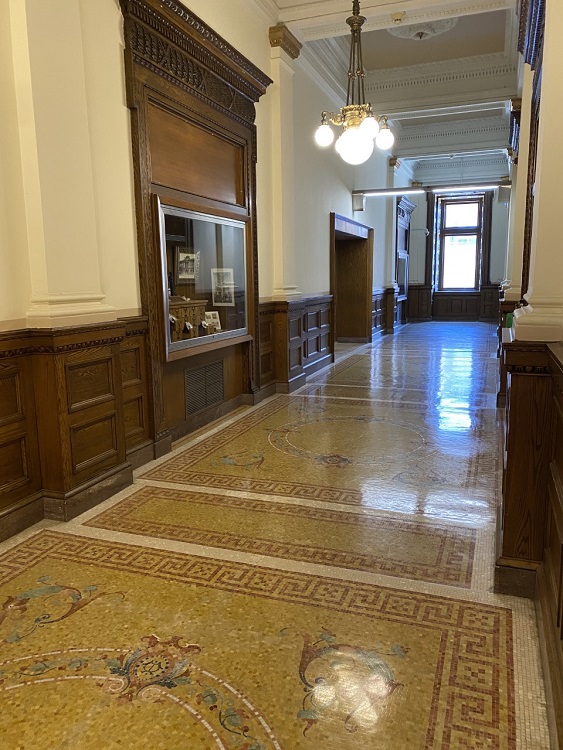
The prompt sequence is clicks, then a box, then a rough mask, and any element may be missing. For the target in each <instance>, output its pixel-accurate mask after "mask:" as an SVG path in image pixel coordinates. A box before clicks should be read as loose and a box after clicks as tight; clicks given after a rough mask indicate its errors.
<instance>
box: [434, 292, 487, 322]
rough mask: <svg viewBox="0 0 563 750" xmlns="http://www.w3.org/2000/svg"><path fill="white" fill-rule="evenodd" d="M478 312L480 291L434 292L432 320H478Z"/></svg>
mask: <svg viewBox="0 0 563 750" xmlns="http://www.w3.org/2000/svg"><path fill="white" fill-rule="evenodd" d="M480 314H481V293H480V292H434V295H433V297H432V319H433V320H479V316H480ZM495 315H496V312H495Z"/></svg>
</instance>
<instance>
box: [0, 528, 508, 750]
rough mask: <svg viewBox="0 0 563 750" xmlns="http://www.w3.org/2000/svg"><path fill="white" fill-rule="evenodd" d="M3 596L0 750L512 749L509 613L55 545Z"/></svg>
mask: <svg viewBox="0 0 563 750" xmlns="http://www.w3.org/2000/svg"><path fill="white" fill-rule="evenodd" d="M47 576H49V577H48V578H47ZM0 581H1V584H0V601H3V602H16V603H17V606H16V611H14V612H12V615H11V616H14V617H16V622H13V621H9V620H8V619H6V620H5V621H4V622H3V625H7V624H9V627H7V629H6V631H5V633H6V634H7V635H8V637H5V636H4V637H3V640H2V641H1V642H0V706H1V710H0V738H1V742H0V747H1V748H2V750H55V749H57V750H58V749H59V748H69V749H72V750H100V749H101V748H103V750H119V749H120V748H121V749H122V748H132V747H135V748H139V749H142V750H145V749H146V750H156V749H158V748H164V749H165V750H168V748H189V750H321V749H322V750H358V748H362V750H363V748H366V750H390V748H392V749H393V750H461V749H462V748H464V749H467V748H471V749H472V750H473V749H474V748H494V750H515V722H514V687H513V664H512V620H511V612H510V610H508V609H505V608H503V607H497V606H492V605H485V604H482V603H479V602H472V601H464V600H461V599H450V598H447V597H439V596H432V595H429V594H425V593H422V592H416V591H403V590H400V589H395V588H392V587H385V586H377V585H373V584H364V583H360V582H356V581H350V580H343V579H338V578H331V577H327V576H318V575H312V574H308V573H298V572H289V571H283V570H276V569H272V568H268V567H261V566H259V565H248V564H244V563H241V562H234V561H228V560H217V559H213V558H211V557H200V556H197V555H189V554H182V553H178V552H173V551H170V550H163V549H154V548H150V547H142V546H138V545H128V544H123V543H118V542H110V541H108V540H104V539H93V538H90V537H87V536H84V535H73V534H71V533H66V532H65V533H59V532H54V531H41V532H39V533H38V534H37V535H36V536H34V537H31V538H30V539H28V540H27V541H25V542H23V543H22V544H20V545H18V546H16V547H14V548H12V549H10V550H8V551H7V552H5V553H4V554H3V555H0ZM38 581H39V583H37V582H38ZM55 581H56V582H58V583H54V582H55ZM92 581H95V584H93V583H92ZM61 582H62V583H61ZM93 586H95V590H91V588H92V587H93ZM31 594H33V595H31ZM50 597H55V598H54V599H51V598H50ZM57 597H61V599H60V600H59V599H57ZM55 602H59V604H58V605H57V607H56V608H55V605H54V603H55ZM82 602H88V603H87V604H86V603H83V604H82V606H80V608H78V605H79V604H81V603H82ZM31 603H33V606H35V605H37V609H36V610H33V611H32V610H31V609H30V608H28V609H27V611H26V610H25V607H26V606H27V604H31ZM8 606H9V605H8ZM20 614H21V615H22V620H21V622H19V624H18V622H17V617H19V615H20ZM44 614H48V615H49V618H48V619H49V624H48V625H47V624H45V625H43V626H40V625H39V624H38V623H39V622H47V618H43V619H41V618H42V615H44ZM36 618H39V620H38V621H37V626H36V627H30V623H31V624H32V625H35V624H36ZM20 626H21V627H20ZM14 632H16V633H17V634H18V637H17V638H10V637H9V636H10V635H11V634H12V633H14ZM30 717H32V720H30Z"/></svg>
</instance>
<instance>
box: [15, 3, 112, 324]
mask: <svg viewBox="0 0 563 750" xmlns="http://www.w3.org/2000/svg"><path fill="white" fill-rule="evenodd" d="M15 5H16V6H18V12H17V15H16V14H14V20H15V21H17V23H18V30H17V31H18V34H20V35H24V36H23V37H20V36H18V38H19V39H20V42H21V46H20V47H19V48H18V55H19V56H18V59H15V61H14V65H15V66H17V67H18V71H19V73H20V74H21V81H22V84H23V85H22V87H21V88H20V89H19V90H18V106H19V105H20V103H21V104H22V106H24V107H25V110H26V117H25V120H21V118H20V120H21V122H20V125H21V128H22V137H21V149H22V163H23V170H24V181H25V183H26V184H29V185H30V186H31V188H32V192H31V193H30V194H29V196H28V197H26V210H27V220H28V254H29V271H30V281H31V295H30V302H29V306H28V310H27V316H26V320H27V324H28V325H29V326H43V327H45V326H60V325H69V324H75V323H88V322H100V321H105V320H111V319H114V318H115V310H114V308H112V307H109V306H108V305H106V304H105V303H104V300H105V295H104V293H103V291H102V287H101V274H100V258H99V247H98V233H97V222H96V201H95V191H94V175H93V168H92V153H91V142H90V131H89V121H88V106H87V95H86V85H85V79H84V61H83V47H82V32H81V18H80V8H79V4H78V3H77V2H69V0H50V1H49V2H48V3H46V2H44V0H26V2H25V3H24V2H21V1H20V2H16V3H15ZM24 6H25V10H26V11H27V15H26V16H25V17H24V13H25V11H24ZM23 39H26V40H27V50H25V49H24V46H25V45H24V42H23ZM25 54H28V55H29V57H28V60H26V59H25V57H24V55H25Z"/></svg>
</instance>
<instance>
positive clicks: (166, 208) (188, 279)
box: [155, 196, 249, 360]
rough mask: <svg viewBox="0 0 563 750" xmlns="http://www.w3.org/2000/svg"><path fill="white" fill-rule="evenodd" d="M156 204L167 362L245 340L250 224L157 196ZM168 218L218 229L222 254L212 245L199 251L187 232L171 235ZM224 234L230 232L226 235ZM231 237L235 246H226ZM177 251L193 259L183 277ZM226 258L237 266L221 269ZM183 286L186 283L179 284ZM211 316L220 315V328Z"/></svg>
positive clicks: (215, 233)
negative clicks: (204, 347) (213, 314)
mask: <svg viewBox="0 0 563 750" xmlns="http://www.w3.org/2000/svg"><path fill="white" fill-rule="evenodd" d="M155 200H156V208H157V212H158V228H159V248H160V268H161V290H162V300H163V321H164V329H165V330H164V340H165V345H166V359H167V360H171V359H177V358H178V356H182V353H183V352H185V353H189V350H195V351H197V350H198V348H200V347H202V346H204V345H208V344H215V343H216V342H222V341H230V340H232V339H237V338H240V337H246V336H247V335H248V333H249V327H248V308H249V305H248V279H247V276H248V274H247V268H248V253H249V248H248V231H247V224H248V222H247V221H245V220H244V219H241V218H238V219H233V218H229V217H225V216H219V215H217V214H211V213H203V212H201V211H194V210H191V209H187V208H182V207H179V206H175V205H172V204H170V203H166V202H164V201H161V199H160V197H159V196H155ZM167 217H169V218H174V219H179V220H185V221H186V222H189V223H190V225H191V227H192V229H195V228H198V227H199V228H204V229H208V230H209V229H211V230H213V229H215V232H213V233H212V234H214V236H215V237H216V238H218V239H219V244H220V245H221V248H220V255H219V256H218V255H217V246H213V242H212V241H211V242H208V244H207V245H205V244H204V245H201V240H200V241H199V242H200V244H199V245H198V246H197V247H196V246H195V244H197V243H196V241H195V239H194V236H193V234H191V236H190V233H189V232H188V233H186V235H185V236H184V237H180V236H179V235H176V234H173V233H171V232H170V231H167ZM196 225H197V226H196ZM168 228H169V227H168ZM224 229H225V230H231V231H230V232H228V231H225V232H223V230H224ZM207 234H208V235H209V232H207ZM228 234H231V235H232V243H231V246H226V245H223V243H222V241H221V240H222V239H226V238H227V237H228ZM179 242H180V243H181V244H180V245H178V243H179ZM178 247H181V248H182V252H183V254H184V255H185V256H187V257H188V259H189V258H190V256H193V258H194V262H193V266H192V265H191V264H190V268H189V271H188V272H187V273H185V274H183V275H182V274H181V273H179V270H178V255H179V252H178ZM214 251H215V252H214ZM221 258H230V260H228V261H227V262H229V263H232V265H231V266H226V265H224V262H223V260H221V263H222V265H221V266H219V265H218V260H220V259H221ZM207 276H209V278H208V279H207ZM192 277H193V278H192ZM172 280H173V281H172ZM180 281H184V284H183V285H182V284H179V282H180ZM172 284H173V285H174V286H173V287H172ZM187 286H189V288H190V289H192V291H188V292H187V293H188V294H189V296H186V294H181V293H179V292H186V288H185V287H187ZM171 287H172V288H171ZM209 313H216V315H217V317H218V318H219V320H220V326H219V327H217V326H214V325H213V322H210V316H209ZM220 316H221V317H220Z"/></svg>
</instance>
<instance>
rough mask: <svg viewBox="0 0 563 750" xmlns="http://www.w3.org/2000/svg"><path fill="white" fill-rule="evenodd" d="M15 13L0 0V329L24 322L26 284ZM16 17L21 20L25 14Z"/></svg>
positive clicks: (21, 53)
mask: <svg viewBox="0 0 563 750" xmlns="http://www.w3.org/2000/svg"><path fill="white" fill-rule="evenodd" d="M19 10H20V11H21V10H22V8H20V9H19ZM14 13H15V15H16V16H17V15H18V14H17V9H15V8H14V3H13V2H12V1H11V0H0V112H1V113H2V114H1V127H0V269H1V271H0V329H1V328H12V327H19V326H20V325H23V324H24V321H25V312H26V303H27V300H28V299H29V289H30V286H29V263H28V257H27V221H26V213H25V200H24V181H23V172H22V158H21V145H20V132H19V121H18V100H17V79H18V76H19V84H20V86H21V87H22V88H23V87H24V81H23V80H22V79H23V77H24V76H25V71H23V72H21V71H19V70H18V66H17V60H18V58H19V59H21V58H22V57H23V59H24V60H26V59H27V45H26V38H25V35H24V36H23V38H22V35H21V34H20V33H17V34H15V35H14V39H12V31H13V30H17V29H18V18H17V17H16V18H14ZM20 21H21V22H22V23H24V21H25V14H23V18H21V14H20ZM22 48H23V49H22ZM28 80H29V79H28ZM23 95H24V92H23V90H22V91H20V96H23ZM24 113H25V110H23V111H22V114H24Z"/></svg>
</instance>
